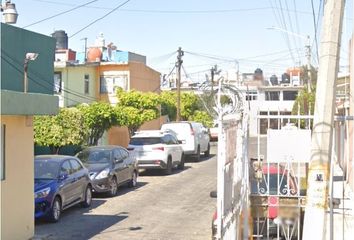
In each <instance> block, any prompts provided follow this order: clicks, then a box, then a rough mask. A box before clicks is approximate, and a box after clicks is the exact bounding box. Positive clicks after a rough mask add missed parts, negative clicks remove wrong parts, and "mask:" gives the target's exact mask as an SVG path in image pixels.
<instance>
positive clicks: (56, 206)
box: [49, 196, 61, 222]
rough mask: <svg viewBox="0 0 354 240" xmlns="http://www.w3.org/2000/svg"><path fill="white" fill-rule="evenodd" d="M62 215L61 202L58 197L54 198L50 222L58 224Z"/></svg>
mask: <svg viewBox="0 0 354 240" xmlns="http://www.w3.org/2000/svg"><path fill="white" fill-rule="evenodd" d="M60 215H61V201H60V198H59V197H58V196H56V197H55V198H54V201H53V205H52V208H51V209H50V213H49V221H51V222H58V221H59V219H60Z"/></svg>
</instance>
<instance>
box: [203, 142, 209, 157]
mask: <svg viewBox="0 0 354 240" xmlns="http://www.w3.org/2000/svg"><path fill="white" fill-rule="evenodd" d="M209 156H210V143H208V149H207V150H206V151H205V152H204V157H209Z"/></svg>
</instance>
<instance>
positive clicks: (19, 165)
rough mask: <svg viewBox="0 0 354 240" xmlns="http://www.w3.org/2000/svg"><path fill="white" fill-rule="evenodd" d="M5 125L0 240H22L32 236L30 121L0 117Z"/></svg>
mask: <svg viewBox="0 0 354 240" xmlns="http://www.w3.org/2000/svg"><path fill="white" fill-rule="evenodd" d="M1 124H5V125H6V138H5V139H6V140H5V141H6V142H5V170H6V172H5V180H3V181H1V182H0V191H1V208H0V215H1V240H24V239H29V238H31V237H32V236H33V234H34V194H33V189H34V183H33V182H34V180H33V178H34V177H33V127H32V119H31V118H27V119H26V117H25V116H2V117H1Z"/></svg>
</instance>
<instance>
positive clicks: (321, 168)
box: [303, 0, 345, 240]
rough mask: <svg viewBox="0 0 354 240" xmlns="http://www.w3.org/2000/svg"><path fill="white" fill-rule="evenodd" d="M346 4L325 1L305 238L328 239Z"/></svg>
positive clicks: (343, 1)
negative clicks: (335, 124) (328, 211)
mask: <svg viewBox="0 0 354 240" xmlns="http://www.w3.org/2000/svg"><path fill="white" fill-rule="evenodd" d="M344 5H345V0H327V1H325V3H324V16H323V24H322V36H321V48H320V54H321V56H320V61H319V72H318V82H317V88H316V103H315V114H314V122H313V132H312V142H311V159H310V166H309V174H308V188H307V201H306V208H305V220H304V227H303V239H304V240H310V239H311V240H312V239H318V240H324V239H326V234H325V233H326V231H325V229H326V227H327V221H326V220H327V219H326V210H327V208H328V187H329V173H330V162H331V150H332V141H333V139H332V135H333V122H334V103H335V81H336V79H337V73H338V63H339V47H340V42H341V33H342V22H343V11H344Z"/></svg>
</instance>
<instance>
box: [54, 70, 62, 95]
mask: <svg viewBox="0 0 354 240" xmlns="http://www.w3.org/2000/svg"><path fill="white" fill-rule="evenodd" d="M61 90H62V80H61V72H55V73H54V93H61Z"/></svg>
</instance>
